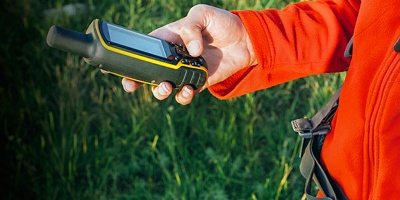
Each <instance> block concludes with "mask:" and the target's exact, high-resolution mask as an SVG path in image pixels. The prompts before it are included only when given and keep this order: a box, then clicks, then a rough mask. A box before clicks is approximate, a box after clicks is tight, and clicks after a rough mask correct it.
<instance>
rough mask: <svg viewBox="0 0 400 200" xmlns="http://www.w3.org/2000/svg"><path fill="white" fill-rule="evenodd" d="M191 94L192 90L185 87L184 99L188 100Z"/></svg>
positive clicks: (183, 91)
mask: <svg viewBox="0 0 400 200" xmlns="http://www.w3.org/2000/svg"><path fill="white" fill-rule="evenodd" d="M191 93H192V90H190V89H189V88H188V87H183V90H182V96H183V97H185V98H188V97H189V96H190V94H191Z"/></svg>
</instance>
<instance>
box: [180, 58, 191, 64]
mask: <svg viewBox="0 0 400 200" xmlns="http://www.w3.org/2000/svg"><path fill="white" fill-rule="evenodd" d="M181 62H182V63H183V64H188V63H189V61H188V59H186V58H184V59H182V61H181Z"/></svg>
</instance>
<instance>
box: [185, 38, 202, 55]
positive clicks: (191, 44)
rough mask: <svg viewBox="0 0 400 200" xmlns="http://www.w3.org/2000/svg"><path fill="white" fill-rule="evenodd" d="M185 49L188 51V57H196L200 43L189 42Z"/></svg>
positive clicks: (196, 41) (195, 41)
mask: <svg viewBox="0 0 400 200" xmlns="http://www.w3.org/2000/svg"><path fill="white" fill-rule="evenodd" d="M186 48H187V49H188V51H189V53H190V55H197V53H198V52H199V51H200V43H199V41H198V40H193V41H191V42H189V44H188V45H187V46H186Z"/></svg>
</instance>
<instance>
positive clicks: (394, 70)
mask: <svg viewBox="0 0 400 200" xmlns="http://www.w3.org/2000/svg"><path fill="white" fill-rule="evenodd" d="M399 9H400V1H398V0H390V1H377V0H363V1H362V3H361V1H360V0H326V1H322V0H319V1H318V0H317V1H315V2H299V3H295V4H291V5H288V6H287V7H285V8H284V9H283V10H282V11H279V10H274V9H268V10H263V11H250V10H243V11H232V12H233V13H235V14H236V15H238V16H239V17H240V18H241V20H242V21H243V23H244V25H245V27H246V29H247V31H248V33H249V35H250V38H251V41H252V42H253V47H254V50H255V52H256V56H257V59H258V62H259V64H258V65H256V66H249V67H247V68H245V69H243V70H241V71H239V72H237V73H236V74H234V75H232V76H231V77H229V78H228V79H226V80H224V81H222V82H220V83H218V84H215V85H213V86H212V87H210V88H209V90H210V92H211V93H212V94H213V95H214V96H216V97H217V98H220V99H227V98H232V97H235V96H240V95H243V94H246V93H249V92H252V91H256V90H260V89H265V88H268V87H271V86H274V85H277V84H280V83H283V82H287V81H290V80H294V79H298V78H301V77H305V76H309V75H312V74H320V73H328V72H338V71H344V70H347V69H348V73H347V77H346V80H345V83H344V86H343V89H342V93H341V97H340V105H339V108H338V111H337V114H336V116H335V119H334V120H333V122H332V126H333V127H332V131H331V133H329V134H328V136H327V138H326V140H325V143H324V146H323V149H322V162H323V165H324V166H325V168H326V169H327V170H328V171H329V173H330V175H331V176H332V177H333V179H335V180H336V182H337V183H338V184H339V185H340V186H341V188H342V189H343V190H344V192H345V194H346V196H347V197H349V199H399V198H400V170H399V169H400V100H399V99H400V53H398V52H396V51H394V48H393V47H394V45H395V44H396V42H397V41H398V40H399V38H400V10H399ZM352 35H354V49H353V57H352V59H346V58H344V56H343V52H344V50H345V47H346V44H347V43H348V41H349V39H350V38H351V36H352Z"/></svg>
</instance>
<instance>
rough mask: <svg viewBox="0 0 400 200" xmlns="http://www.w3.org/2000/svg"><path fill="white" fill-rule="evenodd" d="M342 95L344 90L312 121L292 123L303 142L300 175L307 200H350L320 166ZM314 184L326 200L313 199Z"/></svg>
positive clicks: (322, 199)
mask: <svg viewBox="0 0 400 200" xmlns="http://www.w3.org/2000/svg"><path fill="white" fill-rule="evenodd" d="M340 91H341V87H340V88H339V89H338V91H337V92H336V93H335V94H334V95H333V96H332V98H331V99H330V100H329V102H328V103H327V104H326V105H325V107H324V108H322V109H321V110H319V111H318V112H317V113H316V114H315V115H314V117H313V118H312V119H311V120H309V119H307V118H300V119H296V120H293V121H292V127H293V130H294V131H296V132H298V133H299V135H300V136H301V137H302V138H303V141H302V146H301V150H300V157H301V164H300V172H301V174H302V175H303V177H304V178H305V179H306V185H305V188H304V192H305V194H306V197H307V199H308V200H336V199H344V200H347V198H346V196H345V195H344V193H343V192H342V190H341V189H340V187H339V185H337V183H336V182H335V181H334V180H333V179H332V178H331V177H330V176H329V174H328V172H326V170H324V168H323V167H322V165H321V164H320V162H319V160H320V154H321V149H322V144H323V142H324V139H325V135H326V134H328V133H329V132H330V130H331V125H330V124H331V121H332V119H333V116H334V114H335V112H336V109H337V106H338V104H339V95H340ZM313 181H314V182H315V183H316V185H317V186H318V188H319V190H320V191H321V192H322V193H323V194H324V196H325V197H322V198H318V197H314V196H312V195H311V186H312V183H313Z"/></svg>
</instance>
